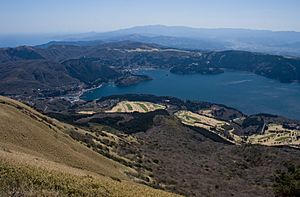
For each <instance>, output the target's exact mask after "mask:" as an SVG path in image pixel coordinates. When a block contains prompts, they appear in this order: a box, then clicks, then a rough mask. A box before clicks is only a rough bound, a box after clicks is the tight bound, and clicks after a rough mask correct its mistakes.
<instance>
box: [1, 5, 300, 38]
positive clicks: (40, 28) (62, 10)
mask: <svg viewBox="0 0 300 197" xmlns="http://www.w3.org/2000/svg"><path fill="white" fill-rule="evenodd" d="M150 24H163V25H182V26H192V27H209V28H217V27H232V28H251V29H271V30H294V31H300V0H0V33H2V34H9V33H33V32H34V33H42V32H51V33H58V32H61V33H72V32H89V31H98V32H99V31H107V30H114V29H118V28H125V27H131V26H136V25H150Z"/></svg>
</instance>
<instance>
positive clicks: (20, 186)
mask: <svg viewBox="0 0 300 197" xmlns="http://www.w3.org/2000/svg"><path fill="white" fill-rule="evenodd" d="M70 130H80V129H78V128H75V127H73V126H70V125H67V124H64V123H61V122H59V121H57V120H54V119H51V118H48V117H46V116H44V115H42V114H40V113H38V112H36V111H35V110H33V109H31V108H29V107H28V106H26V105H24V104H21V103H19V102H17V101H14V100H11V99H8V98H6V97H0V161H1V162H0V167H1V169H0V172H1V173H0V177H1V184H3V185H1V188H3V189H2V192H6V193H5V194H7V195H9V192H13V191H14V190H17V192H21V193H25V194H27V192H33V193H34V192H48V191H49V192H50V193H51V195H52V193H53V192H54V193H53V194H56V193H57V194H59V195H60V194H62V195H70V194H72V195H75V196H82V195H85V196H86V195H93V196H94V194H95V193H93V192H97V195H99V196H118V195H119V194H123V193H124V196H126V195H127V196H129V195H131V194H133V195H134V194H136V196H140V195H141V194H149V196H151V195H152V196H155V194H156V196H157V194H159V195H163V194H165V195H167V196H168V195H170V194H167V193H160V191H156V190H153V189H150V188H148V187H146V186H141V185H138V184H136V183H133V182H129V181H128V178H127V176H126V174H125V172H130V171H133V170H132V169H130V168H127V167H125V166H123V165H121V164H119V163H117V162H115V161H112V160H110V159H108V158H106V157H104V156H101V155H100V154H98V153H96V152H94V151H92V150H91V149H89V148H87V147H85V146H84V145H82V144H80V143H78V142H76V141H74V140H72V139H71V138H70V137H69V136H68V135H67V134H65V132H68V131H70ZM12 164H13V165H12ZM82 176H84V177H85V178H82ZM87 176H88V177H87ZM62 183H68V184H62ZM5 188H6V189H5ZM98 191H99V192H98ZM152 191H153V193H152ZM7 192H8V193H7ZM82 192H83V193H82ZM141 192H142V193H141ZM144 192H145V193H144ZM157 192H158V193H157ZM37 195H39V193H37ZM43 195H44V194H43ZM54 196H55V195H54Z"/></svg>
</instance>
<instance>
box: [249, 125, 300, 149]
mask: <svg viewBox="0 0 300 197" xmlns="http://www.w3.org/2000/svg"><path fill="white" fill-rule="evenodd" d="M248 143H251V144H263V145H267V146H280V145H300V131H299V130H291V129H287V128H283V126H282V125H279V124H269V125H267V129H266V130H265V131H264V134H260V135H252V136H250V137H249V138H248Z"/></svg>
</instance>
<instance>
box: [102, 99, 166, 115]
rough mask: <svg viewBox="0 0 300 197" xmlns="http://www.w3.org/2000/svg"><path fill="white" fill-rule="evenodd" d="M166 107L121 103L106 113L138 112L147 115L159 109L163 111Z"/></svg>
mask: <svg viewBox="0 0 300 197" xmlns="http://www.w3.org/2000/svg"><path fill="white" fill-rule="evenodd" d="M165 108H166V106H163V105H159V104H155V103H150V102H140V101H121V102H119V103H118V104H117V105H116V106H114V107H113V108H112V109H111V110H109V111H106V112H108V113H115V112H127V113H130V112H140V113H147V112H151V111H155V110H159V109H165Z"/></svg>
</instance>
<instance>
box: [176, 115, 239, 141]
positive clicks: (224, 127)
mask: <svg viewBox="0 0 300 197" xmlns="http://www.w3.org/2000/svg"><path fill="white" fill-rule="evenodd" d="M175 116H177V117H178V118H179V119H180V120H181V122H182V123H183V124H186V125H190V126H194V127H200V128H204V129H206V130H208V131H210V132H213V133H215V134H217V135H219V136H220V137H222V138H224V139H226V140H228V141H230V142H232V143H235V144H239V143H241V142H242V139H241V138H240V137H239V136H238V135H235V134H233V131H234V129H233V128H231V126H230V125H229V124H228V123H227V122H225V121H221V120H217V119H215V118H211V117H208V116H204V115H200V114H197V113H193V112H191V111H178V112H176V113H175Z"/></svg>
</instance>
